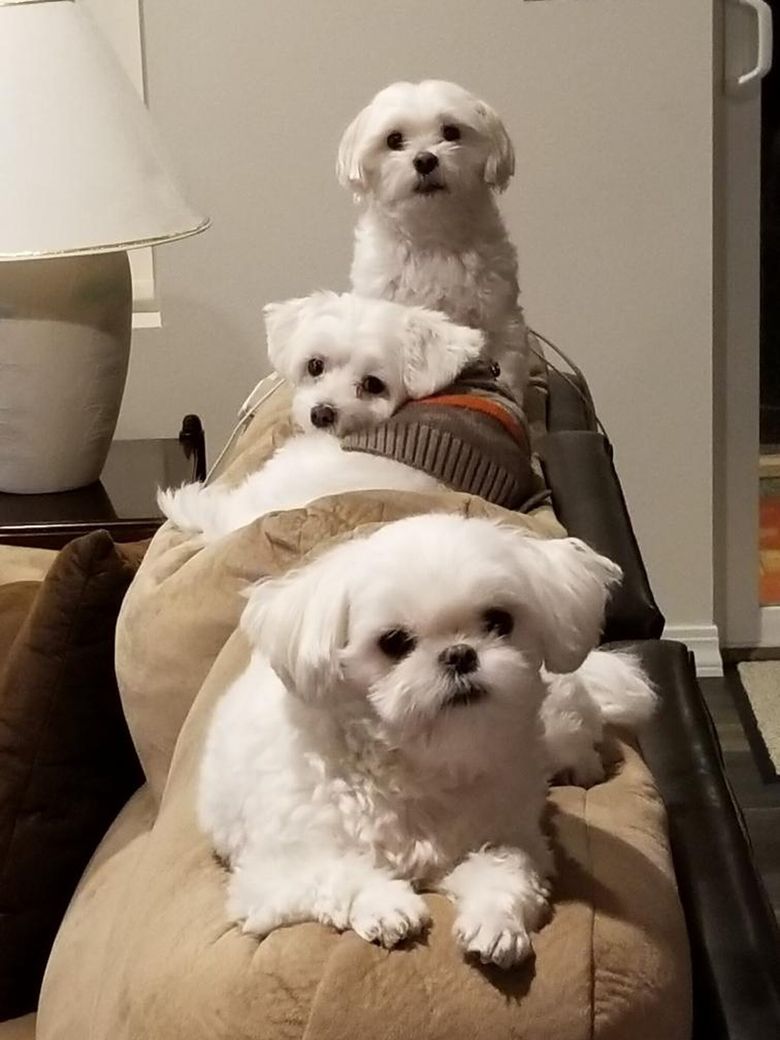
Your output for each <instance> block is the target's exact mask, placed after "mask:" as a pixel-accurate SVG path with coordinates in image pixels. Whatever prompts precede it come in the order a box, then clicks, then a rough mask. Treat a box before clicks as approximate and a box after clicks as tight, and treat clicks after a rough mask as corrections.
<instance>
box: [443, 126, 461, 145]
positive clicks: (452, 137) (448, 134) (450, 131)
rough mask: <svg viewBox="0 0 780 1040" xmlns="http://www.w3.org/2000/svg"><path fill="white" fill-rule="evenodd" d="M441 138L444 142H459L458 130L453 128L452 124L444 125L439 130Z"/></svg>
mask: <svg viewBox="0 0 780 1040" xmlns="http://www.w3.org/2000/svg"><path fill="white" fill-rule="evenodd" d="M441 136H442V137H443V138H444V140H445V141H459V140H460V129H459V128H458V127H457V126H453V124H452V123H445V124H444V126H443V127H442V128H441Z"/></svg>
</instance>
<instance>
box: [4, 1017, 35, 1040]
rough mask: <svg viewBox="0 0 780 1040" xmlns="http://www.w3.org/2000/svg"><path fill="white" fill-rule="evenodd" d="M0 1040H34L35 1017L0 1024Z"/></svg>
mask: <svg viewBox="0 0 780 1040" xmlns="http://www.w3.org/2000/svg"><path fill="white" fill-rule="evenodd" d="M0 1040H35V1015H23V1016H22V1017H21V1018H10V1019H8V1020H7V1021H5V1022H0Z"/></svg>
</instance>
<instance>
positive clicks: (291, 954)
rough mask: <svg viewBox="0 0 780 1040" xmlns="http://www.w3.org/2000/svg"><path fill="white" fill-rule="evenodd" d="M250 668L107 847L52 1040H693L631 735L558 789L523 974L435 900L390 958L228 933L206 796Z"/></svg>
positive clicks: (660, 860)
mask: <svg viewBox="0 0 780 1040" xmlns="http://www.w3.org/2000/svg"><path fill="white" fill-rule="evenodd" d="M246 661H247V648H246V646H245V644H244V640H243V637H242V635H241V633H240V632H237V633H236V634H235V635H234V636H233V637H232V638H231V639H230V640H229V642H228V644H227V645H226V647H225V649H224V650H223V652H222V653H221V654H220V656H219V659H218V660H217V662H216V665H215V667H214V669H213V670H212V672H211V674H210V675H209V677H208V679H207V681H206V683H205V684H204V687H203V689H202V690H201V693H200V694H199V696H198V699H197V701H196V703H195V705H194V707H193V709H192V711H191V712H190V714H189V716H188V718H187V721H186V724H185V726H184V728H183V730H182V733H181V736H180V739H179V741H178V744H177V747H176V753H175V756H174V760H173V765H172V768H171V772H170V776H169V779H168V783H167V785H166V788H165V792H164V796H163V799H162V804H161V807H160V811H159V815H158V816H157V818H156V820H155V822H154V824H153V826H152V827H151V829H147V830H144V828H145V827H147V828H148V826H149V823H148V821H149V820H150V818H151V816H152V815H153V808H152V800H151V798H150V797H149V795H148V794H147V793H146V792H144V793H143V794H139V795H137V796H136V798H135V799H134V800H133V801H132V802H131V803H130V805H129V806H128V808H127V809H126V810H125V813H124V814H123V815H122V817H121V818H120V820H119V821H118V822H117V824H116V826H115V827H114V828H113V830H112V832H111V834H110V835H109V836H108V838H107V839H106V841H105V842H104V844H103V846H101V848H100V850H99V851H98V853H97V855H96V857H95V860H94V862H93V864H92V866H91V867H90V869H89V871H88V873H87V875H86V876H85V878H84V880H83V882H82V885H81V888H80V891H79V893H78V894H77V896H76V898H75V900H74V902H73V904H72V906H71V909H70V911H69V913H68V916H67V918H66V920H65V922H64V924H63V926H62V928H61V930H60V933H59V936H58V938H57V943H56V945H55V949H54V952H53V954H52V958H51V960H50V963H49V968H48V970H47V975H46V979H45V981H44V989H43V993H42V999H41V1006H40V1010H39V1022H38V1038H39V1040H85V1038H90V1037H94V1038H96V1040H97V1038H98V1037H99V1038H103V1037H111V1038H112V1040H130V1038H140V1037H154V1038H155V1040H179V1038H180V1040H201V1038H202V1040H212V1038H213V1037H216V1036H221V1037H230V1038H231V1040H232V1038H234V1037H235V1038H237V1037H242V1038H244V1040H255V1038H256V1040H298V1038H304V1037H305V1038H307V1040H309V1038H316V1040H365V1038H366V1037H371V1038H372V1040H398V1038H402V1037H403V1038H406V1037H418V1038H420V1040H434V1038H435V1040H453V1038H459V1037H464V1038H465V1037H468V1038H469V1040H472V1038H473V1040H480V1038H483V1037H484V1038H485V1040H487V1038H491V1040H493V1038H495V1037H518V1038H519V1037H522V1038H523V1040H550V1037H554V1038H555V1040H590V1038H603V1040H608V1038H609V1040H612V1038H615V1040H617V1038H628V1037H630V1038H631V1040H658V1038H659V1037H663V1038H664V1040H688V1037H689V1034H690V1007H689V1000H690V997H689V994H690V983H689V970H688V961H687V944H686V938H685V928H684V923H683V919H682V914H681V910H680V906H679V903H678V900H677V894H676V890H675V885H674V879H673V873H672V867H671V863H670V857H669V852H668V847H667V843H666V835H665V825H664V811H663V807H662V805H661V803H660V800H659V797H658V795H657V793H656V791H655V788H654V785H653V783H652V780H651V778H650V776H649V774H648V772H647V769H646V767H645V766H644V764H643V763H642V761H641V759H640V758H639V756H638V754H637V753H636V752H635V750H634V749H633V748H631V747H630V746H628V745H625V744H619V743H616V744H615V745H614V749H613V751H614V753H613V758H614V766H613V771H612V776H611V778H610V779H609V781H608V782H607V783H605V784H603V785H600V786H598V787H596V788H593V789H592V790H591V791H589V792H585V791H582V790H580V789H577V788H560V789H558V790H556V791H554V792H553V793H552V796H551V799H550V820H549V829H550V831H551V833H552V834H553V836H554V844H555V850H556V862H557V869H558V878H557V881H556V883H555V890H554V906H555V913H554V916H553V918H552V920H551V922H550V923H549V924H548V925H546V926H545V928H544V929H543V930H542V931H541V932H540V934H539V935H538V936H537V937H536V940H535V950H536V956H535V959H534V960H532V961H531V962H529V963H528V964H527V965H525V966H523V967H522V968H520V969H518V970H516V971H513V972H510V973H502V972H501V971H500V970H498V969H496V970H482V969H481V968H479V967H477V966H474V965H472V964H470V963H468V962H466V961H465V960H464V958H463V957H462V956H461V954H460V953H459V951H458V950H457V948H456V947H455V944H454V942H453V940H452V937H451V926H452V920H453V908H452V907H451V905H450V904H449V903H448V902H447V901H446V900H445V899H444V898H442V897H440V896H435V895H434V896H430V897H429V901H430V905H431V908H432V912H433V927H432V929H431V931H430V934H429V935H428V937H427V939H426V940H425V941H424V942H420V943H417V944H412V945H410V946H409V947H408V948H405V949H397V950H393V951H390V952H388V951H386V950H383V949H380V948H378V947H376V946H372V945H370V944H368V943H366V942H364V941H363V940H361V939H359V938H358V937H357V936H356V935H354V934H353V933H344V934H342V935H339V934H337V933H336V932H334V931H332V930H330V929H328V928H325V927H323V926H321V925H318V924H304V925H299V926H296V927H294V928H286V929H281V930H278V931H276V932H274V933H273V934H272V935H271V936H269V937H268V938H267V939H265V940H264V941H263V942H261V943H258V942H257V940H256V939H254V938H252V937H251V936H246V935H243V934H242V933H241V932H240V931H239V930H238V929H236V928H235V927H233V926H231V925H230V924H229V923H228V922H227V920H226V918H225V909H224V898H225V892H224V889H225V874H224V870H223V868H222V867H221V866H220V865H219V863H218V862H217V860H216V859H215V857H214V856H213V855H212V853H211V850H210V847H209V843H208V841H207V839H206V838H205V837H204V836H203V835H202V834H201V833H200V832H199V830H198V827H197V825H196V819H195V790H196V783H197V771H198V762H199V757H200V753H201V747H202V742H203V738H204V733H205V730H206V727H207V724H208V721H209V718H210V715H211V711H212V709H213V706H214V703H215V701H216V700H217V698H218V697H219V696H220V695H221V693H222V692H223V690H224V688H225V685H226V684H227V683H228V682H229V681H230V680H231V679H232V678H233V677H234V676H235V675H236V674H238V672H239V671H240V670H241V669H242V668H243V667H244V666H245V665H246Z"/></svg>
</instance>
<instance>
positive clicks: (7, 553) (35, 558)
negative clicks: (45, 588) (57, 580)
mask: <svg viewBox="0 0 780 1040" xmlns="http://www.w3.org/2000/svg"><path fill="white" fill-rule="evenodd" d="M56 559H57V550H56V549H30V548H27V547H26V546H22V545H0V585H8V584H10V583H11V582H15V581H43V578H44V576H45V574H46V572H47V571H48V569H49V567H51V565H52V564H53V563H54V561H55V560H56Z"/></svg>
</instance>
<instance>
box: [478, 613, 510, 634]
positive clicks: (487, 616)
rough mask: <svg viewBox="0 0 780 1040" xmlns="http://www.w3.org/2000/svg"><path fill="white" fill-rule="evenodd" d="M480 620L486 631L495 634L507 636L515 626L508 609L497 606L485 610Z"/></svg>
mask: <svg viewBox="0 0 780 1040" xmlns="http://www.w3.org/2000/svg"><path fill="white" fill-rule="evenodd" d="M482 620H483V622H484V624H485V629H486V631H488V632H493V633H495V635H497V636H508V635H509V633H510V632H511V631H512V629H513V628H514V627H515V622H514V619H513V617H512V615H511V614H510V613H509V611H508V610H500V609H499V608H498V607H494V608H492V609H491V610H486V611H485V613H484V614H483V615H482Z"/></svg>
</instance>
